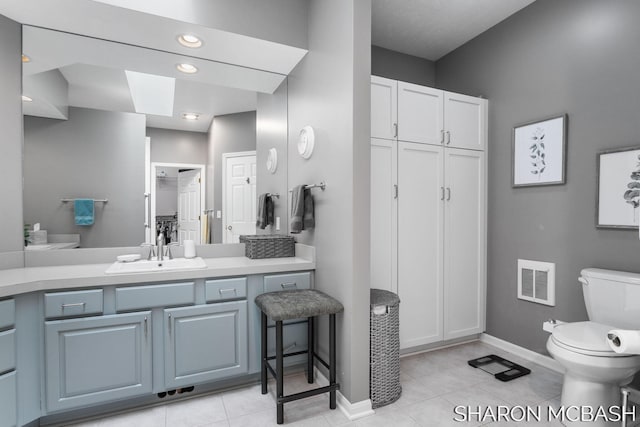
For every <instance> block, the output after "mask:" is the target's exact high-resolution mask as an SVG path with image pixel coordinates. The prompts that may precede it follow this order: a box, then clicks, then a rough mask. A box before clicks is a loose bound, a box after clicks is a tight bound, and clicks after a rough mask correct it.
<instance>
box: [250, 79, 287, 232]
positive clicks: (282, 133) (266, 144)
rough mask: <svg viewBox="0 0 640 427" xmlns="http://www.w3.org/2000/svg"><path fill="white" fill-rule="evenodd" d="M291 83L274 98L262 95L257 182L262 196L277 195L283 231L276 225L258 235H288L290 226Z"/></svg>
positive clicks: (276, 213)
mask: <svg viewBox="0 0 640 427" xmlns="http://www.w3.org/2000/svg"><path fill="white" fill-rule="evenodd" d="M271 148H275V149H276V151H277V153H278V168H277V169H276V171H275V173H271V172H269V171H268V170H267V168H266V163H267V156H268V153H269V150H270V149H271ZM287 156H288V154H287V80H285V81H284V82H282V84H281V85H280V87H278V89H276V91H275V92H274V93H273V94H272V95H269V94H264V93H259V94H258V109H257V111H256V164H257V176H256V179H257V181H258V183H257V189H256V193H257V194H258V196H260V194H263V193H272V194H273V193H276V194H279V195H280V197H279V198H273V203H274V205H273V206H274V221H275V217H280V230H279V231H277V230H276V228H275V224H274V225H273V226H267V228H265V229H264V230H261V229H259V228H258V229H257V230H256V232H257V234H273V233H278V234H286V232H287V224H288V218H289V216H288V212H289V209H288V206H287V194H288V193H287V192H288V188H287Z"/></svg>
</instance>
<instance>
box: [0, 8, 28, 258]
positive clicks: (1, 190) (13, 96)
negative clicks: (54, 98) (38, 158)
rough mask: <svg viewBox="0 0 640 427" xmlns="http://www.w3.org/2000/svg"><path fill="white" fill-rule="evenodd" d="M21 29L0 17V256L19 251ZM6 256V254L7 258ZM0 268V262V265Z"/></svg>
mask: <svg viewBox="0 0 640 427" xmlns="http://www.w3.org/2000/svg"><path fill="white" fill-rule="evenodd" d="M21 53H22V29H21V26H20V24H18V23H17V22H14V21H11V20H10V19H7V18H5V17H4V16H2V15H0V95H1V96H0V129H2V143H1V144H0V147H1V148H0V170H2V184H1V185H0V201H1V202H0V218H2V222H1V224H0V234H1V235H2V239H0V253H2V252H16V251H22V247H23V245H24V237H23V229H22V224H23V223H22V101H21V100H20V95H21V91H22V63H21V62H20V61H19V59H18V58H20V54H21ZM7 256H9V255H7ZM0 265H2V263H0Z"/></svg>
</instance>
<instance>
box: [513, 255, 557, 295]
mask: <svg viewBox="0 0 640 427" xmlns="http://www.w3.org/2000/svg"><path fill="white" fill-rule="evenodd" d="M518 298H519V299H522V300H525V301H531V302H536V303H538V304H544V305H551V306H555V305H556V265H555V264H554V263H552V262H541V261H530V260H526V259H519V260H518Z"/></svg>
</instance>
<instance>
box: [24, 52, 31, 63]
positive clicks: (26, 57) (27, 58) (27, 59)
mask: <svg viewBox="0 0 640 427" xmlns="http://www.w3.org/2000/svg"><path fill="white" fill-rule="evenodd" d="M22 62H31V58H29V57H28V56H27V55H25V54H24V53H23V54H22Z"/></svg>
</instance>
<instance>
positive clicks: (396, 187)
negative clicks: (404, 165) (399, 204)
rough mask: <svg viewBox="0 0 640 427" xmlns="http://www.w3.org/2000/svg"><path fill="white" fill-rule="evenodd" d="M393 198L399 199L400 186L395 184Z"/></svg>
mask: <svg viewBox="0 0 640 427" xmlns="http://www.w3.org/2000/svg"><path fill="white" fill-rule="evenodd" d="M393 198H394V199H397V198H398V184H393Z"/></svg>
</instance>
